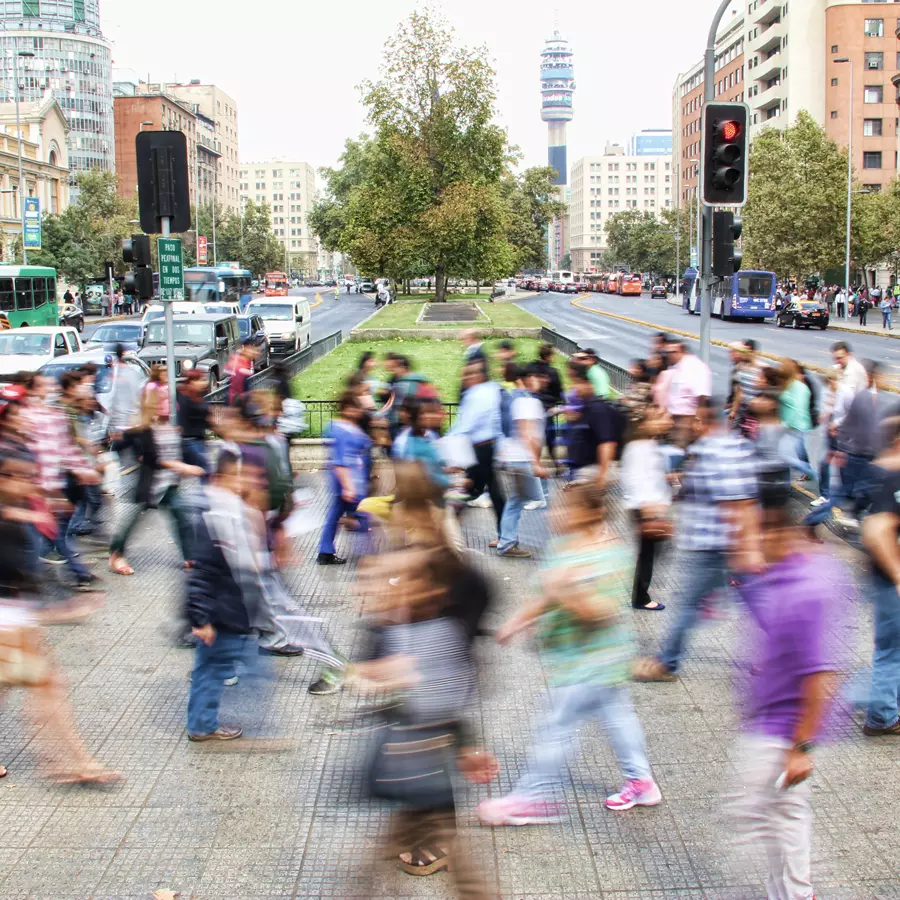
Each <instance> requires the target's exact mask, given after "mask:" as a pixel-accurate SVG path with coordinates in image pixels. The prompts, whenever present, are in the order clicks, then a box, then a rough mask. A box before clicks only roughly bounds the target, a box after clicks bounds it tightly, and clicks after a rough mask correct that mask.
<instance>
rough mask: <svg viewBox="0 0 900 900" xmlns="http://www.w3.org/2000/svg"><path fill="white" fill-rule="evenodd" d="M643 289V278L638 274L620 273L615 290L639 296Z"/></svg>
mask: <svg viewBox="0 0 900 900" xmlns="http://www.w3.org/2000/svg"><path fill="white" fill-rule="evenodd" d="M642 290H643V279H642V278H641V276H640V275H637V274H634V273H632V274H631V275H620V276H619V281H618V286H617V292H618V293H620V294H623V295H630V296H633V295H635V294H636V295H637V296H638V297H640V295H641V291H642Z"/></svg>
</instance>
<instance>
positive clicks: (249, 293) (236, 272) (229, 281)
mask: <svg viewBox="0 0 900 900" xmlns="http://www.w3.org/2000/svg"><path fill="white" fill-rule="evenodd" d="M234 265H236V264H230V263H226V264H225V265H220V266H192V267H191V268H189V269H185V270H184V293H185V297H184V299H185V300H192V301H194V302H195V303H240V304H241V309H242V310H244V309H246V308H247V304H248V303H249V302H250V301H251V300H252V299H253V289H252V288H251V284H250V283H251V282H252V280H253V275H252V274H251V272H250V271H249V269H240V268H234Z"/></svg>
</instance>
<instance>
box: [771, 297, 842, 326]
mask: <svg viewBox="0 0 900 900" xmlns="http://www.w3.org/2000/svg"><path fill="white" fill-rule="evenodd" d="M828 318H829V317H828V307H827V306H826V305H825V304H824V303H818V302H817V301H815V300H799V301H798V300H792V301H791V302H790V303H789V304H788V305H787V306H786V307H785V308H784V309H782V310H780V311H779V313H778V315H777V316H776V319H775V321H776V322H778V327H779V328H784V327H785V326H787V325H790V326H791V328H820V329H821V330H822V331H824V330H825V329H826V328H827V327H828Z"/></svg>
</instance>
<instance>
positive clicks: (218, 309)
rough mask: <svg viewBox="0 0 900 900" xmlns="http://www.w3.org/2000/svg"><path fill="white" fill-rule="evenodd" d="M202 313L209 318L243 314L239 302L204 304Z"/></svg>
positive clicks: (222, 301) (221, 301)
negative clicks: (209, 316)
mask: <svg viewBox="0 0 900 900" xmlns="http://www.w3.org/2000/svg"><path fill="white" fill-rule="evenodd" d="M203 311H204V313H205V314H206V315H211V316H218V315H221V316H242V315H243V314H244V312H243V310H242V309H241V304H240V301H238V300H235V301H233V302H232V301H228V300H220V301H218V302H217V303H204V304H203Z"/></svg>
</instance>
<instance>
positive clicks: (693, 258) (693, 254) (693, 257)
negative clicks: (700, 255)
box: [691, 247, 697, 269]
mask: <svg viewBox="0 0 900 900" xmlns="http://www.w3.org/2000/svg"><path fill="white" fill-rule="evenodd" d="M691 265H692V266H693V267H694V268H695V269H696V268H697V248H696V247H691Z"/></svg>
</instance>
